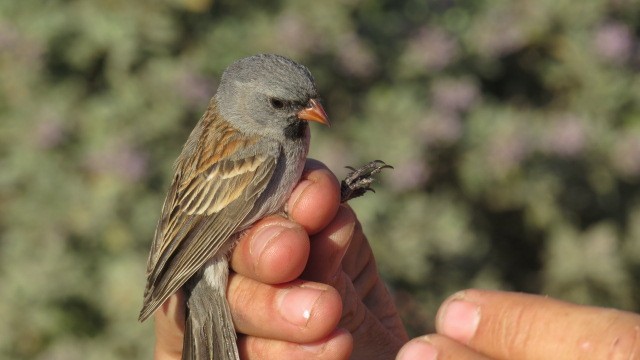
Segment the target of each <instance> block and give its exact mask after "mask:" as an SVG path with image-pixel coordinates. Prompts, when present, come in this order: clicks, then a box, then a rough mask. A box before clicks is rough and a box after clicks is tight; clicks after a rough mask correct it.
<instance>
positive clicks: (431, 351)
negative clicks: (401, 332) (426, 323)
mask: <svg viewBox="0 0 640 360" xmlns="http://www.w3.org/2000/svg"><path fill="white" fill-rule="evenodd" d="M414 359H421V360H435V359H438V360H472V359H473V360H485V359H489V358H488V357H486V356H484V355H482V354H479V353H477V352H475V351H473V350H472V349H470V348H468V347H466V346H464V345H462V344H460V343H459V342H456V341H454V340H452V339H449V338H447V337H446V336H442V335H427V336H422V337H419V338H416V339H413V340H411V341H409V342H408V343H406V344H405V345H404V346H403V347H402V349H400V352H399V353H398V356H397V357H396V360H414Z"/></svg>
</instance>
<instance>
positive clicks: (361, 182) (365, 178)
mask: <svg viewBox="0 0 640 360" xmlns="http://www.w3.org/2000/svg"><path fill="white" fill-rule="evenodd" d="M387 168H388V169H393V166H391V165H387V164H385V162H384V161H382V160H374V161H372V162H370V163H368V164H366V165H364V166H362V167H360V168H358V169H354V168H352V167H351V166H347V169H349V170H351V172H350V173H349V175H347V177H346V178H345V179H344V180H342V182H341V183H340V201H341V202H343V203H344V202H347V201H349V200H351V199H354V198H357V197H359V196H362V195H364V193H366V192H367V191H372V192H375V190H373V189H372V188H371V183H373V180H374V178H373V176H374V175H376V174H377V173H379V172H380V171H382V169H387Z"/></svg>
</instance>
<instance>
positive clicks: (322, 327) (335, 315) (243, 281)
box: [227, 274, 342, 343]
mask: <svg viewBox="0 0 640 360" xmlns="http://www.w3.org/2000/svg"><path fill="white" fill-rule="evenodd" d="M229 280H230V281H229V288H228V290H227V296H228V298H229V300H230V302H229V305H230V308H231V313H232V315H233V320H234V321H233V322H234V324H235V326H236V329H237V330H238V332H241V333H243V334H247V335H251V336H255V337H261V338H267V339H276V340H287V341H292V342H298V343H306V342H312V341H318V340H320V339H322V338H324V337H326V336H327V335H328V334H330V333H331V332H332V331H333V330H334V329H335V328H336V326H337V325H338V323H339V321H340V315H341V313H342V303H341V299H340V295H339V294H338V293H337V291H336V290H335V289H334V288H332V287H331V286H328V285H325V284H319V283H313V282H305V281H295V282H293V283H288V284H285V285H277V286H274V285H266V284H262V283H260V282H257V281H255V280H252V279H250V278H246V277H243V276H241V275H238V274H232V276H231V277H230V279H229Z"/></svg>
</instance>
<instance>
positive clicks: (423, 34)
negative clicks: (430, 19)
mask: <svg viewBox="0 0 640 360" xmlns="http://www.w3.org/2000/svg"><path fill="white" fill-rule="evenodd" d="M458 53H459V49H458V42H457V41H456V39H455V38H453V37H452V36H450V35H449V34H447V33H446V32H444V31H443V30H441V29H438V28H426V27H425V28H422V29H421V30H420V31H419V32H418V34H417V35H416V36H414V37H413V38H412V39H411V40H409V44H408V48H407V56H408V58H409V59H410V62H411V63H414V64H415V65H416V66H419V67H424V68H426V70H427V71H438V70H441V69H443V68H444V67H446V66H447V65H449V64H450V63H451V62H452V61H453V60H454V59H455V58H456V57H457V56H458Z"/></svg>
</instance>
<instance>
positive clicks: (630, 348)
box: [607, 323, 640, 360]
mask: <svg viewBox="0 0 640 360" xmlns="http://www.w3.org/2000/svg"><path fill="white" fill-rule="evenodd" d="M639 336H640V323H636V324H635V325H633V326H631V327H629V328H626V329H623V330H622V331H621V332H620V333H618V334H617V335H616V336H614V339H613V341H612V342H611V344H610V348H609V354H608V356H607V358H609V359H616V360H618V359H620V360H623V359H624V360H627V359H637V358H638V357H640V342H639V339H638V337H639Z"/></svg>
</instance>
